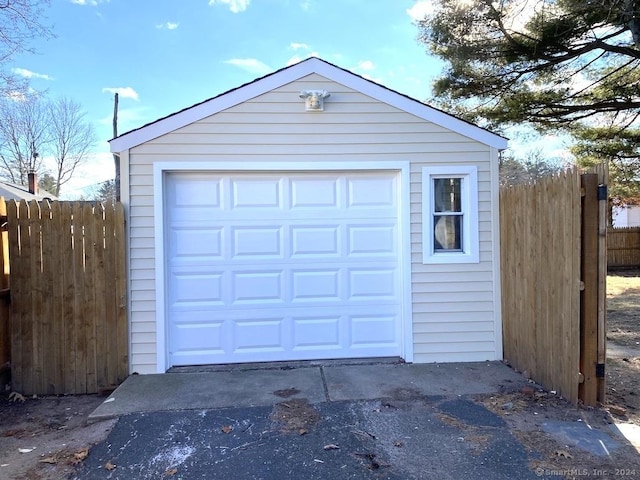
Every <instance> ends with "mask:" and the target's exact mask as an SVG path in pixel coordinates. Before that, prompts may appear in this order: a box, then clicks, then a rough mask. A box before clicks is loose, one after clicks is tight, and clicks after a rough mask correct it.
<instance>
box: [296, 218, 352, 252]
mask: <svg viewBox="0 0 640 480" xmlns="http://www.w3.org/2000/svg"><path fill="white" fill-rule="evenodd" d="M340 244H341V235H340V226H339V225H311V226H293V227H291V257H293V258H295V257H300V256H318V255H322V256H323V257H324V256H327V255H330V256H334V257H337V256H338V255H339V254H340Z"/></svg>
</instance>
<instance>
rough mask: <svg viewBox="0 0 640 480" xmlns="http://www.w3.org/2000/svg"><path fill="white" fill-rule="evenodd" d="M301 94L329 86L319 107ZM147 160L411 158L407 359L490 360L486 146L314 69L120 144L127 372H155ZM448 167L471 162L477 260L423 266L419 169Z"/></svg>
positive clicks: (489, 207) (492, 350)
mask: <svg viewBox="0 0 640 480" xmlns="http://www.w3.org/2000/svg"><path fill="white" fill-rule="evenodd" d="M307 89H313V90H318V89H319V90H322V89H325V90H328V91H329V92H330V93H331V97H330V98H329V99H328V100H327V102H326V103H325V111H324V112H305V111H304V103H303V101H302V100H301V99H300V98H299V97H298V95H299V93H300V91H301V90H307ZM493 160H494V161H495V158H494V159H493ZM156 161H185V162H186V161H189V162H194V161H196V162H197V161H203V162H227V163H233V162H264V163H269V162H279V163H282V162H291V165H292V168H295V165H296V164H299V163H300V162H304V163H312V162H367V163H375V162H390V161H392V162H394V161H408V162H411V168H410V190H411V191H410V199H411V200H410V203H411V205H410V219H411V231H410V241H411V264H412V267H411V281H412V285H413V287H412V293H411V299H412V307H413V340H414V361H415V362H432V361H467V360H468V361H471V360H494V359H496V351H497V347H496V344H495V341H496V340H495V339H496V335H495V325H496V305H495V298H496V297H495V296H494V285H493V279H494V275H493V268H494V265H493V263H492V259H493V257H494V248H495V247H494V245H493V232H494V230H495V229H496V228H497V226H496V225H493V223H492V222H493V215H492V213H491V211H492V207H493V205H492V202H493V201H494V196H493V194H492V178H491V172H492V169H491V166H490V162H491V161H492V151H491V149H490V147H488V146H486V145H483V144H481V143H479V142H477V141H474V140H471V139H469V138H467V137H464V136H462V135H460V134H457V133H454V132H452V131H450V130H447V129H445V128H442V127H440V126H438V125H435V124H433V123H430V122H427V121H425V120H423V119H421V118H418V117H416V116H414V115H411V114H409V113H407V112H404V111H402V110H399V109H397V108H395V107H393V106H390V105H388V104H385V103H382V102H380V101H378V100H375V99H373V98H370V97H368V96H366V95H364V94H362V93H360V92H357V91H354V90H352V89H350V88H347V87H345V86H343V85H340V84H338V83H334V82H331V81H328V80H327V79H325V78H324V77H321V76H319V75H317V74H313V75H309V76H307V77H305V78H303V79H301V80H298V81H295V82H292V83H289V84H287V85H284V86H282V87H279V88H277V89H275V90H272V91H270V92H268V93H265V94H263V95H260V96H258V97H255V98H253V99H251V100H248V101H246V102H244V103H241V104H239V105H236V106H233V107H231V108H228V109H227V110H224V111H221V112H219V113H217V114H215V115H212V116H210V117H207V118H204V119H202V120H199V121H197V122H195V123H192V124H190V125H187V126H185V127H182V128H179V129H177V130H175V131H173V132H171V133H168V134H166V135H163V136H160V137H158V138H156V139H154V140H150V141H148V142H146V143H143V144H141V145H139V146H137V147H135V148H133V149H131V150H130V151H129V183H130V196H129V220H128V221H129V228H130V233H131V242H130V245H129V255H130V288H131V298H130V312H131V315H130V317H131V371H136V372H139V373H155V372H156V321H157V320H156V315H155V300H156V297H155V283H154V282H155V268H154V262H155V257H154V254H155V253H154V234H155V232H154V228H153V225H154V218H153V215H154V211H153V207H154V197H153V194H154V186H153V163H154V162H156ZM447 164H465V165H476V166H477V167H478V181H479V200H480V203H479V227H480V235H479V238H480V263H476V264H453V265H423V264H422V233H423V232H422V226H421V215H422V211H421V209H422V191H421V190H422V185H421V182H422V178H421V168H422V167H423V166H426V165H447Z"/></svg>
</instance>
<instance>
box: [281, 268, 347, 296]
mask: <svg viewBox="0 0 640 480" xmlns="http://www.w3.org/2000/svg"><path fill="white" fill-rule="evenodd" d="M340 277H341V271H340V270H338V269H328V270H327V269H322V270H317V269H309V270H295V271H292V272H291V301H292V302H294V303H300V302H313V301H320V302H332V301H333V302H336V301H340Z"/></svg>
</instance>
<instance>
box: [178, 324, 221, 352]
mask: <svg viewBox="0 0 640 480" xmlns="http://www.w3.org/2000/svg"><path fill="white" fill-rule="evenodd" d="M223 328H224V322H223V321H219V322H213V323H212V322H208V323H178V324H177V327H176V329H175V335H176V337H177V338H176V341H177V343H179V344H180V345H182V346H183V348H182V349H181V351H183V352H194V351H198V352H201V353H202V352H204V351H207V352H210V353H217V354H223V353H224V348H223V338H224V337H225V335H223V333H222V330H223Z"/></svg>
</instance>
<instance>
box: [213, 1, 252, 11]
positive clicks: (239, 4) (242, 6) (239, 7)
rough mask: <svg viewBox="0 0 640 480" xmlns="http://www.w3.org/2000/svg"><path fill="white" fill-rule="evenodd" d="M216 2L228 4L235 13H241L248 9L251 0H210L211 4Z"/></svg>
mask: <svg viewBox="0 0 640 480" xmlns="http://www.w3.org/2000/svg"><path fill="white" fill-rule="evenodd" d="M216 3H220V4H223V5H228V6H229V10H231V11H232V12H233V13H239V12H244V11H245V10H246V9H247V7H248V6H249V4H250V3H251V0H209V5H215V4H216Z"/></svg>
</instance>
